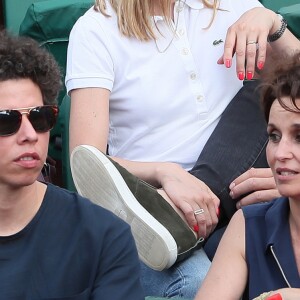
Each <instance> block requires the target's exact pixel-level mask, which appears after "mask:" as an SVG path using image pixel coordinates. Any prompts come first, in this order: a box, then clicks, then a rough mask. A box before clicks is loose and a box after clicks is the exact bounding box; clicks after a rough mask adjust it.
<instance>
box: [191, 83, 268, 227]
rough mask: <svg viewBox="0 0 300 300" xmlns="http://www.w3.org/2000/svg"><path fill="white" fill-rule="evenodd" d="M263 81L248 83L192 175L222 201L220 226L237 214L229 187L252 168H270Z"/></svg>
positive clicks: (234, 100) (222, 119) (207, 146)
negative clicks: (267, 156) (262, 104)
mask: <svg viewBox="0 0 300 300" xmlns="http://www.w3.org/2000/svg"><path fill="white" fill-rule="evenodd" d="M258 85H259V81H245V82H244V86H243V87H242V88H241V89H240V91H239V92H238V93H237V94H236V96H235V97H234V98H233V100H232V101H231V102H230V104H229V105H228V106H227V108H226V110H225V111H224V113H223V114H222V116H221V119H220V121H219V123H218V125H217V127H216V128H215V130H214V132H213V133H212V135H211V137H210V138H209V140H208V141H207V143H206V145H205V147H204V149H203V151H202V152H201V154H200V156H199V158H198V160H197V162H196V164H195V166H194V167H193V168H192V170H191V171H190V173H191V174H193V175H194V176H196V177H197V178H199V179H201V180H202V181H204V182H205V183H206V184H207V185H208V186H209V187H210V189H211V190H212V191H213V192H214V193H215V194H216V195H217V196H218V197H219V199H220V200H221V214H222V216H221V220H220V225H222V224H223V225H224V224H227V223H228V221H229V220H230V218H231V217H232V215H233V213H234V212H235V211H236V207H235V205H236V201H234V200H233V199H232V198H231V197H230V195H229V184H230V183H231V182H232V181H233V180H234V179H235V178H236V177H238V176H239V175H240V174H242V173H243V172H245V171H246V170H248V169H250V168H251V167H268V164H267V160H266V156H265V147H266V144H267V131H266V128H267V126H266V121H265V119H264V116H263V112H262V109H261V106H260V100H259V90H258Z"/></svg>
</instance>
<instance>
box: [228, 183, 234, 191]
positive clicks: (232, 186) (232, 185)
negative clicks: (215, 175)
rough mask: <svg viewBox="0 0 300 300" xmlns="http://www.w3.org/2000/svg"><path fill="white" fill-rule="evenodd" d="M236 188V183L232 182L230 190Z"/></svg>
mask: <svg viewBox="0 0 300 300" xmlns="http://www.w3.org/2000/svg"><path fill="white" fill-rule="evenodd" d="M234 187H235V183H234V182H232V183H231V184H230V186H229V188H230V189H231V190H232V189H233V188H234Z"/></svg>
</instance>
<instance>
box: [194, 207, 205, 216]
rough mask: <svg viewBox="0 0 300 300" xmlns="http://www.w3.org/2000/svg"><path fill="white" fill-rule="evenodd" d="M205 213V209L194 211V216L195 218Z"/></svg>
mask: <svg viewBox="0 0 300 300" xmlns="http://www.w3.org/2000/svg"><path fill="white" fill-rule="evenodd" d="M203 213H204V209H203V208H199V209H196V210H194V215H195V216H197V215H201V214H203Z"/></svg>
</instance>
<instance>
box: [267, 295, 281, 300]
mask: <svg viewBox="0 0 300 300" xmlns="http://www.w3.org/2000/svg"><path fill="white" fill-rule="evenodd" d="M267 300H282V297H281V295H280V294H279V293H277V294H274V295H272V296H270V297H268V298H267Z"/></svg>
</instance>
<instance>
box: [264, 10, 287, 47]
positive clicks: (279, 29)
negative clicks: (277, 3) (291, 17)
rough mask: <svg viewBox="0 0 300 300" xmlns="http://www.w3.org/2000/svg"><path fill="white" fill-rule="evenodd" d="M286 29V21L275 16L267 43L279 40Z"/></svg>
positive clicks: (279, 16)
mask: <svg viewBox="0 0 300 300" xmlns="http://www.w3.org/2000/svg"><path fill="white" fill-rule="evenodd" d="M286 28H287V21H286V20H285V19H284V18H283V17H282V16H281V15H279V14H277V15H276V17H275V19H274V22H273V26H272V28H271V30H270V32H269V35H268V42H269V43H271V42H275V41H277V40H278V39H279V38H281V36H282V35H283V33H284V32H285V30H286Z"/></svg>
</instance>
